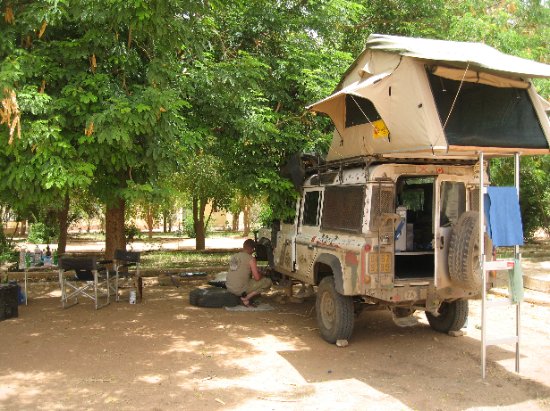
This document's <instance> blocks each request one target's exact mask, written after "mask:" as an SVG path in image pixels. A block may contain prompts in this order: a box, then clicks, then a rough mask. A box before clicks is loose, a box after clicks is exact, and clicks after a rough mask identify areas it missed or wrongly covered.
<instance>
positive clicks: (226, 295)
mask: <svg viewBox="0 0 550 411" xmlns="http://www.w3.org/2000/svg"><path fill="white" fill-rule="evenodd" d="M239 303H240V298H239V297H238V296H236V295H234V294H231V293H230V292H229V291H227V290H226V289H223V288H218V287H208V288H195V289H194V290H191V292H190V293H189V304H191V305H195V306H197V307H208V308H220V307H235V306H236V305H238V304H239Z"/></svg>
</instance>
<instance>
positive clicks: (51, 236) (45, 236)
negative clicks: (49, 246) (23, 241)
mask: <svg viewBox="0 0 550 411" xmlns="http://www.w3.org/2000/svg"><path fill="white" fill-rule="evenodd" d="M54 240H57V231H56V229H55V228H53V227H50V226H47V225H46V224H44V223H33V224H31V227H30V229H29V236H28V237H27V241H28V242H29V243H32V244H45V243H50V242H52V241H54Z"/></svg>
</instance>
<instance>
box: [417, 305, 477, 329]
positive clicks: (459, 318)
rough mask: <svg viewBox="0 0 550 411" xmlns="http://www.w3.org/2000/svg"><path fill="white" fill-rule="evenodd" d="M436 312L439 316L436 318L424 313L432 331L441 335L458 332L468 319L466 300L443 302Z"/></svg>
mask: <svg viewBox="0 0 550 411" xmlns="http://www.w3.org/2000/svg"><path fill="white" fill-rule="evenodd" d="M437 312H438V313H439V315H438V316H437V317H436V316H435V315H433V314H432V313H430V312H428V311H426V318H427V319H428V322H429V323H430V326H431V327H432V328H433V329H434V330H436V331H439V332H442V333H448V332H449V331H458V330H460V329H461V328H462V327H464V324H466V320H467V319H468V300H456V301H452V302H443V303H441V305H440V306H439V309H438V310H437Z"/></svg>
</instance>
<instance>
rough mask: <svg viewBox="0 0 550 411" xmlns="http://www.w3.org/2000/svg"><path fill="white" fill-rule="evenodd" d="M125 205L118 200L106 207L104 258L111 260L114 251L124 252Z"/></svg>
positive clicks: (121, 200)
mask: <svg viewBox="0 0 550 411" xmlns="http://www.w3.org/2000/svg"><path fill="white" fill-rule="evenodd" d="M125 206H126V203H125V201H124V200H123V199H118V200H117V201H116V202H115V203H113V204H111V205H107V210H106V212H105V258H106V259H109V260H112V259H113V258H114V256H115V250H126V236H125V233H124V208H125Z"/></svg>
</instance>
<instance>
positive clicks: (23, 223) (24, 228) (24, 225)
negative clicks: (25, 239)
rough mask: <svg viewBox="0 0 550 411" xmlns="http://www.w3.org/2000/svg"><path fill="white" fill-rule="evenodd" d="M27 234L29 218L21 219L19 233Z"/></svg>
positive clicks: (21, 234)
mask: <svg viewBox="0 0 550 411" xmlns="http://www.w3.org/2000/svg"><path fill="white" fill-rule="evenodd" d="M25 234H27V220H21V227H19V235H20V236H24V235H25Z"/></svg>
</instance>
